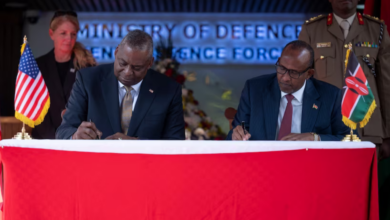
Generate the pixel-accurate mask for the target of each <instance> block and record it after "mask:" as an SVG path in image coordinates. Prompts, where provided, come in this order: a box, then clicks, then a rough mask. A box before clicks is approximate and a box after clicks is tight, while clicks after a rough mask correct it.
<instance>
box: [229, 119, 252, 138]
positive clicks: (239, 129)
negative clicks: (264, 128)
mask: <svg viewBox="0 0 390 220" xmlns="http://www.w3.org/2000/svg"><path fill="white" fill-rule="evenodd" d="M250 137H251V134H249V132H248V131H247V130H246V128H245V121H242V122H241V125H238V126H236V127H235V128H234V129H233V134H232V140H236V141H247V140H249V138H250Z"/></svg>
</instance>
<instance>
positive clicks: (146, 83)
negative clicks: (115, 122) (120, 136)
mask: <svg viewBox="0 0 390 220" xmlns="http://www.w3.org/2000/svg"><path fill="white" fill-rule="evenodd" d="M151 91H153V92H151ZM156 93H157V82H155V81H153V72H152V71H151V70H148V73H147V74H146V76H145V78H144V80H143V81H142V84H141V89H140V92H139V94H138V99H137V103H136V105H135V109H134V111H133V115H132V116H131V120H130V125H129V130H128V131H127V135H128V136H135V134H136V131H137V129H138V127H139V125H140V124H141V122H142V120H143V118H144V117H145V115H146V113H147V112H148V110H149V107H150V105H151V104H152V102H153V100H154V97H155V94H156Z"/></svg>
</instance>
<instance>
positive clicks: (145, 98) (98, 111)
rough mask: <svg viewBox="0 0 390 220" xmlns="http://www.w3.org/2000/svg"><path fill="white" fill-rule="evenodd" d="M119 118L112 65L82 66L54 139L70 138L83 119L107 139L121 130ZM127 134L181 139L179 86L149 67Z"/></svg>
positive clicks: (181, 123)
mask: <svg viewBox="0 0 390 220" xmlns="http://www.w3.org/2000/svg"><path fill="white" fill-rule="evenodd" d="M151 91H152V92H151ZM120 117H121V110H120V107H119V95H118V80H117V78H116V77H115V75H114V65H113V64H105V65H100V66H96V67H90V68H85V69H82V70H80V71H79V72H78V73H77V76H76V82H75V84H74V86H73V90H72V93H71V96H70V98H69V101H68V104H67V106H66V113H65V114H64V117H63V121H62V124H61V126H60V127H59V128H58V130H57V132H56V138H57V139H69V138H70V137H71V136H72V135H73V134H74V133H75V132H76V130H77V128H78V127H79V125H80V124H81V123H82V122H83V121H89V120H90V119H91V120H92V121H93V122H94V123H95V125H96V127H97V128H98V129H99V130H100V131H101V132H102V133H103V136H102V138H106V137H107V136H110V135H113V134H115V133H117V132H122V131H121V130H122V129H121V123H120ZM127 135H128V136H131V137H139V138H142V139H177V140H184V117H183V104H182V97H181V85H180V84H178V83H177V82H175V81H173V80H172V79H170V78H168V77H166V76H165V75H163V74H161V73H158V72H156V71H154V70H151V69H150V70H148V72H147V74H146V76H145V78H144V80H143V82H142V84H141V88H140V93H139V96H138V99H137V103H136V106H135V109H134V111H133V115H132V117H131V121H130V125H129V129H128V132H127Z"/></svg>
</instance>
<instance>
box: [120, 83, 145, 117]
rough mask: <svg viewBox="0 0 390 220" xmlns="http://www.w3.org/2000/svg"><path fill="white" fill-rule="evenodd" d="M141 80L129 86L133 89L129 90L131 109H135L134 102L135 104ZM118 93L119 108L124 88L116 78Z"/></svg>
mask: <svg viewBox="0 0 390 220" xmlns="http://www.w3.org/2000/svg"><path fill="white" fill-rule="evenodd" d="M142 81H143V80H141V81H140V82H139V83H137V84H135V85H134V86H131V87H132V88H133V90H131V91H130V93H131V96H132V97H133V111H134V109H135V104H137V99H138V95H139V92H140V90H141V84H142ZM118 94H119V108H120V107H121V106H122V101H123V97H125V95H126V88H125V86H124V85H123V84H122V83H121V82H119V80H118Z"/></svg>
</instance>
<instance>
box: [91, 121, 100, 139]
mask: <svg viewBox="0 0 390 220" xmlns="http://www.w3.org/2000/svg"><path fill="white" fill-rule="evenodd" d="M89 122H92V119H89ZM95 140H100V136H99V135H97V137H96V138H95Z"/></svg>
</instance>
